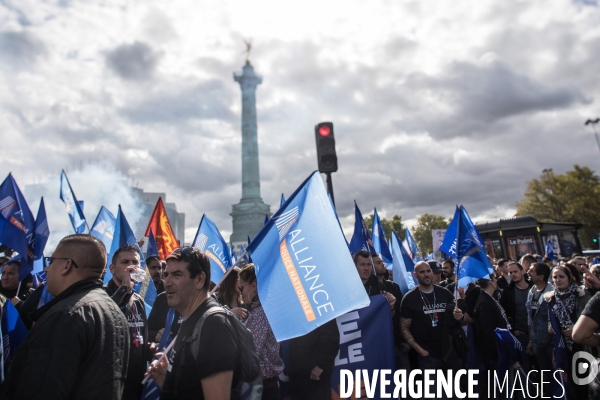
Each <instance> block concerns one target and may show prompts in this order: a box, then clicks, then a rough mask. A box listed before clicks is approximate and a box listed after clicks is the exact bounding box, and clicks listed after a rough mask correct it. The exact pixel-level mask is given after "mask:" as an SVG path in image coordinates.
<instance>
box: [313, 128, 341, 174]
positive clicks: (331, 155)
mask: <svg viewBox="0 0 600 400" xmlns="http://www.w3.org/2000/svg"><path fill="white" fill-rule="evenodd" d="M315 140H316V142H317V161H318V165H319V172H325V173H331V172H336V171H337V170H338V165H337V155H336V154H335V137H334V136H333V124H332V123H331V122H321V123H319V124H317V125H316V126H315Z"/></svg>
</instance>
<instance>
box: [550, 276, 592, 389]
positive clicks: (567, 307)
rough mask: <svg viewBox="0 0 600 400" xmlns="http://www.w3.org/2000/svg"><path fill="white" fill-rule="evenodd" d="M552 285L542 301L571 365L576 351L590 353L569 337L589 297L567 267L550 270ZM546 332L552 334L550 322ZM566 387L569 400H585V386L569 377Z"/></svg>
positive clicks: (585, 347)
mask: <svg viewBox="0 0 600 400" xmlns="http://www.w3.org/2000/svg"><path fill="white" fill-rule="evenodd" d="M552 283H553V284H554V290H553V291H551V292H548V293H546V294H545V295H544V299H545V300H546V301H547V302H548V308H549V310H552V312H553V313H554V315H555V316H556V320H557V322H558V324H559V325H560V329H561V334H562V336H563V338H564V340H565V345H566V347H567V354H568V357H569V359H568V361H569V365H571V362H572V359H573V355H574V354H575V353H577V352H578V351H587V352H590V349H589V348H588V347H587V346H583V345H581V344H579V343H575V342H574V341H573V338H572V337H571V336H572V334H573V325H575V322H577V319H578V318H579V316H580V315H581V313H582V312H583V309H584V308H585V305H586V304H587V302H588V301H589V300H590V298H591V296H590V294H589V293H587V292H586V291H585V289H584V288H583V287H580V286H578V285H577V282H576V280H575V279H574V278H573V275H572V274H571V270H570V269H569V267H568V266H565V265H559V266H557V267H554V269H553V270H552ZM548 331H549V332H550V333H551V334H554V330H553V329H552V326H551V325H550V322H548ZM565 383H566V382H565ZM566 386H567V388H566V389H567V398H568V399H569V400H571V399H573V400H575V399H587V386H585V385H581V386H580V385H575V384H574V383H573V379H572V376H569V384H568V385H566Z"/></svg>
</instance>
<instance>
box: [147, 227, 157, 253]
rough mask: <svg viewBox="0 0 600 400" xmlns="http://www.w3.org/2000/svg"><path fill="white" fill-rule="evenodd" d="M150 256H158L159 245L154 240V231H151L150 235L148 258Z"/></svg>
mask: <svg viewBox="0 0 600 400" xmlns="http://www.w3.org/2000/svg"><path fill="white" fill-rule="evenodd" d="M150 256H158V245H157V244H156V239H155V238H154V231H153V230H152V229H150V235H148V247H146V258H148V257H150Z"/></svg>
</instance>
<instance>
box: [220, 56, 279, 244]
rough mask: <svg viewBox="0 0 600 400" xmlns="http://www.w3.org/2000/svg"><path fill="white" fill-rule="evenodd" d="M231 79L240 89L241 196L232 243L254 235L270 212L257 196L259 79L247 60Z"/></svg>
mask: <svg viewBox="0 0 600 400" xmlns="http://www.w3.org/2000/svg"><path fill="white" fill-rule="evenodd" d="M233 78H234V80H235V81H236V82H238V83H239V84H240V88H241V90H242V198H241V199H240V202H239V203H238V204H235V205H233V207H232V211H231V214H229V215H231V216H232V217H233V233H232V235H231V241H232V242H233V243H234V244H236V243H237V244H239V243H244V244H245V243H246V242H247V238H248V236H249V237H250V238H254V236H255V235H256V234H257V233H258V232H259V231H260V229H261V228H262V226H263V223H264V218H265V215H269V216H270V215H271V207H270V206H269V205H268V204H265V203H264V202H263V200H262V198H261V197H260V171H259V167H258V129H257V124H256V87H257V86H258V85H260V84H261V83H262V78H261V77H260V76H258V75H256V74H255V73H254V68H253V67H252V64H250V62H249V61H246V65H244V67H243V69H242V74H241V75H237V74H234V75H233Z"/></svg>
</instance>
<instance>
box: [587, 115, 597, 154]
mask: <svg viewBox="0 0 600 400" xmlns="http://www.w3.org/2000/svg"><path fill="white" fill-rule="evenodd" d="M598 122H600V118H596V119H588V120H587V121H585V125H590V124H591V125H592V129H593V130H594V135H595V136H596V144H597V145H598V151H600V139H599V138H598V131H596V124H597V123H598Z"/></svg>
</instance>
